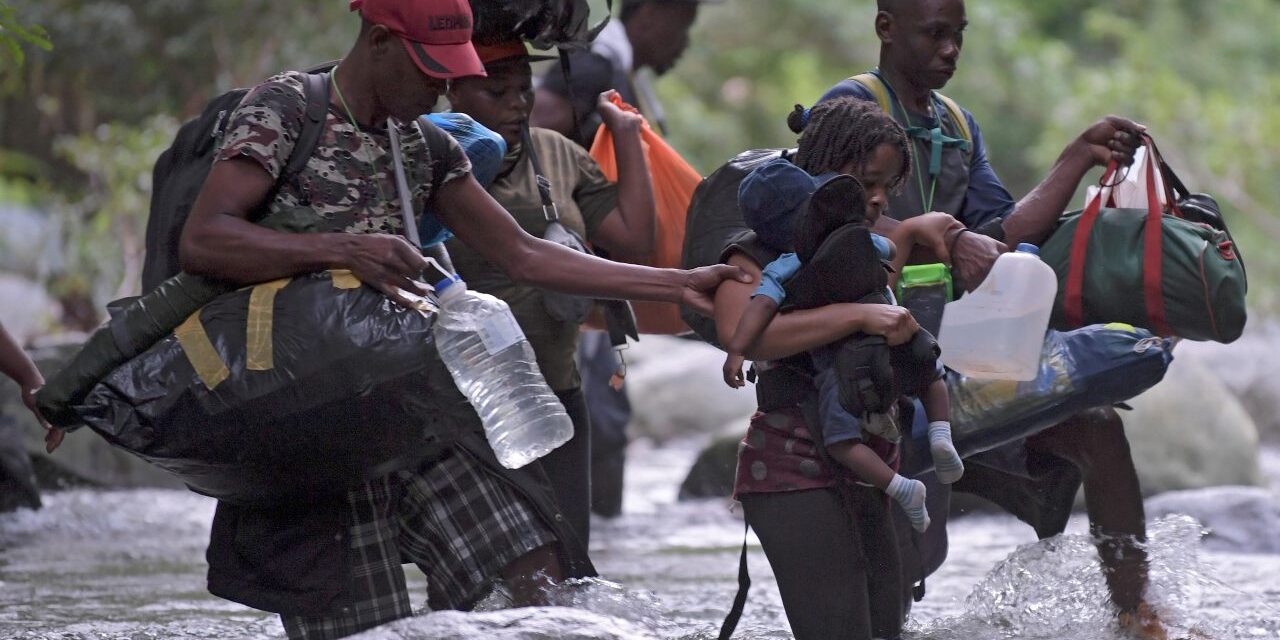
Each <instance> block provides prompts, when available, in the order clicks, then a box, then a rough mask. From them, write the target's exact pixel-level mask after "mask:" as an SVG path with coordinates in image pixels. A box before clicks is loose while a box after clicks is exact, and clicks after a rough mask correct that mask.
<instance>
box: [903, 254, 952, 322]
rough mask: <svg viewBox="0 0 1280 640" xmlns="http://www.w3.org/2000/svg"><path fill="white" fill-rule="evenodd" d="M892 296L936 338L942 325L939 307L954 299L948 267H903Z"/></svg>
mask: <svg viewBox="0 0 1280 640" xmlns="http://www.w3.org/2000/svg"><path fill="white" fill-rule="evenodd" d="M895 293H896V294H897V296H898V304H900V305H902V306H904V307H906V308H907V309H910V310H911V315H913V316H915V319H916V322H918V323H919V324H920V326H921V327H924V328H925V330H927V331H929V332H930V333H932V334H933V335H935V336H936V335H938V329H939V328H940V327H941V326H942V308H943V307H944V306H946V304H947V303H948V302H951V301H952V300H953V299H954V298H955V292H954V290H953V288H952V284H951V268H950V267H948V266H947V265H945V264H942V263H940V262H938V263H933V264H913V265H907V266H905V267H903V268H902V275H901V276H900V277H899V278H898V287H897V291H896V292H895Z"/></svg>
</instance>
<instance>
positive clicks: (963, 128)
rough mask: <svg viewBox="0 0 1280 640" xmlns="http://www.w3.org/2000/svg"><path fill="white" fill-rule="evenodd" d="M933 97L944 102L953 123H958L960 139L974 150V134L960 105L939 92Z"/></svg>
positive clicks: (935, 92) (934, 93)
mask: <svg viewBox="0 0 1280 640" xmlns="http://www.w3.org/2000/svg"><path fill="white" fill-rule="evenodd" d="M933 97H935V98H937V99H938V100H939V101H940V102H942V104H943V106H945V107H946V108H947V112H948V113H950V114H951V121H952V122H954V123H956V128H958V129H960V137H961V138H963V139H964V141H965V142H968V143H969V147H970V148H972V147H973V132H972V131H970V130H969V119H968V118H966V117H964V111H961V110H960V105H958V104H956V101H955V100H952V99H951V98H948V97H947V96H944V95H942V94H941V93H938V92H937V91H934V92H933Z"/></svg>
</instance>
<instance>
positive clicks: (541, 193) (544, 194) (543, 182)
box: [520, 124, 560, 222]
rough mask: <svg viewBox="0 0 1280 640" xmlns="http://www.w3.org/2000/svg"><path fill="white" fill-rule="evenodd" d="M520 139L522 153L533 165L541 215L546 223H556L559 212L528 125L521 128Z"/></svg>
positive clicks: (558, 218)
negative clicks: (522, 148) (540, 200)
mask: <svg viewBox="0 0 1280 640" xmlns="http://www.w3.org/2000/svg"><path fill="white" fill-rule="evenodd" d="M520 138H521V140H520V141H521V142H522V143H523V144H524V152H525V153H526V154H527V155H528V156H529V162H531V163H532V164H533V177H534V182H536V183H537V184H538V197H539V198H541V199H542V215H543V216H545V217H546V218H547V222H557V221H559V220H560V211H559V210H557V209H556V202H555V200H554V199H553V198H552V197H551V181H550V180H548V179H547V176H546V174H545V173H543V171H542V163H541V162H540V161H539V160H538V152H537V150H535V149H534V148H533V135H532V134H530V133H529V125H527V124H526V125H525V126H523V127H521V129H520Z"/></svg>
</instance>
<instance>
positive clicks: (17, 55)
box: [0, 0, 53, 68]
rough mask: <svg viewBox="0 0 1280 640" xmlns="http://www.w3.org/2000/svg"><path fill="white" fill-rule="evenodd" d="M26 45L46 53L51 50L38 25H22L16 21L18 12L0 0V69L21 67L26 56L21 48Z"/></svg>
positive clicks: (19, 21) (51, 46)
mask: <svg viewBox="0 0 1280 640" xmlns="http://www.w3.org/2000/svg"><path fill="white" fill-rule="evenodd" d="M23 45H28V46H33V47H38V48H40V49H44V50H45V51H48V50H50V49H52V48H53V44H52V43H51V42H49V37H48V35H47V34H46V33H45V31H44V29H43V28H41V27H40V26H39V25H33V24H24V23H23V21H21V20H19V19H18V10H17V9H14V8H13V7H11V6H9V3H8V2H5V1H4V0H0V68H4V67H15V68H16V67H21V66H22V63H23V61H24V60H26V54H25V53H23V50H22V46H23Z"/></svg>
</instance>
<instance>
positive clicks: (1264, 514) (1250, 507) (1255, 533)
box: [1146, 487, 1280, 553]
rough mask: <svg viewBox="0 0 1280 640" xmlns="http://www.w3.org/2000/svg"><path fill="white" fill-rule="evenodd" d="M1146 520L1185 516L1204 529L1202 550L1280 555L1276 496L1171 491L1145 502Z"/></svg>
mask: <svg viewBox="0 0 1280 640" xmlns="http://www.w3.org/2000/svg"><path fill="white" fill-rule="evenodd" d="M1146 506H1147V518H1148V519H1152V520H1154V519H1158V518H1161V517H1163V516H1166V515H1170V514H1185V515H1189V516H1191V517H1192V518H1195V519H1196V520H1198V521H1199V522H1200V524H1202V525H1204V527H1205V530H1206V534H1205V537H1204V547H1205V548H1206V549H1210V550H1212V551H1226V552H1230V553H1280V536H1277V535H1276V531H1280V494H1277V493H1276V492H1274V491H1269V490H1267V489H1259V488H1257V487H1213V488H1210V489H1196V490H1191V491H1171V492H1169V493H1164V494H1161V495H1158V496H1156V497H1154V498H1152V499H1150V500H1148V501H1147V505H1146Z"/></svg>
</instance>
